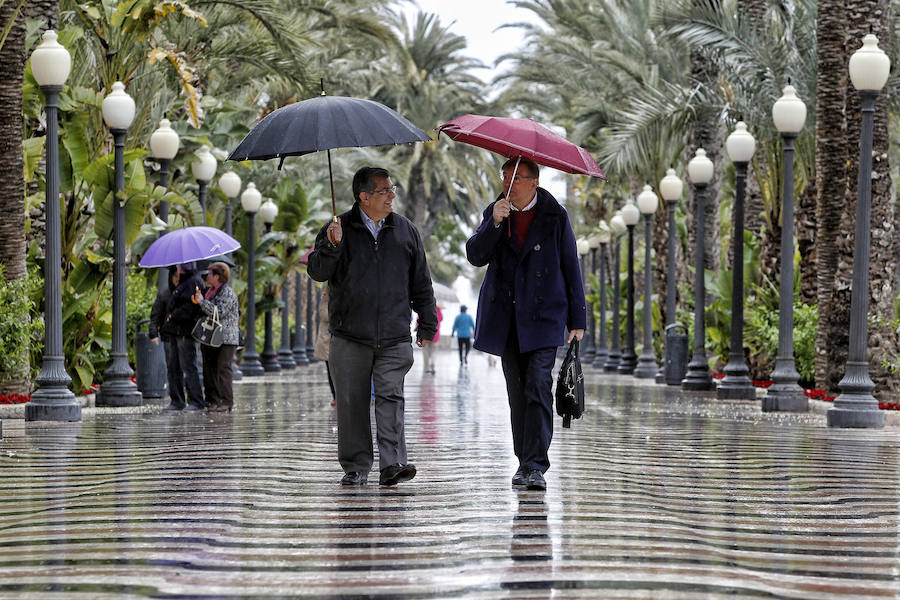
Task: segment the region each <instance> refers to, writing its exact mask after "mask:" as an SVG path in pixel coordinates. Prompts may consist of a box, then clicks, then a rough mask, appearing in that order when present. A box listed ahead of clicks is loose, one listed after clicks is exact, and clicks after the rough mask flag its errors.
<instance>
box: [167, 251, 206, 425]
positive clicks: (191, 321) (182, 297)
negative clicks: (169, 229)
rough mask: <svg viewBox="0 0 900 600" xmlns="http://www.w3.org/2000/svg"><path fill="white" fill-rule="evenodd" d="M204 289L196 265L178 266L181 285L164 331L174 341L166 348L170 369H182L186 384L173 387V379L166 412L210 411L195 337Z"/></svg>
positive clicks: (176, 290)
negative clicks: (196, 298)
mask: <svg viewBox="0 0 900 600" xmlns="http://www.w3.org/2000/svg"><path fill="white" fill-rule="evenodd" d="M204 287H205V286H204V285H203V280H202V279H200V275H199V274H198V273H197V267H196V265H195V264H194V263H185V264H182V265H178V285H177V286H176V287H175V289H174V290H172V294H171V298H170V299H169V305H168V309H167V315H166V320H165V322H164V323H163V326H162V327H161V328H160V332H161V333H163V334H165V335H168V336H170V337H171V338H172V339H173V340H174V342H173V343H172V344H170V345H168V346H167V347H166V349H167V352H166V366H167V367H168V365H178V366H179V367H180V368H181V374H182V377H183V378H184V385H183V386H182V385H172V380H171V379H170V380H169V398H170V399H171V403H170V404H169V406H167V407H166V409H165V410H184V409H185V408H187V409H188V410H203V409H204V408H206V404H205V403H204V402H203V389H202V388H201V387H200V373H199V371H198V369H197V347H196V345H195V342H194V338H193V337H192V335H191V333H192V332H193V331H194V325H196V324H197V319H198V318H199V317H200V307H199V306H198V305H197V304H196V303H195V302H194V300H193V296H194V293H195V292H196V291H197V290H198V289H199V290H202V289H204ZM176 379H177V378H176ZM176 383H177V381H176ZM185 388H187V402H185V394H184V389H185Z"/></svg>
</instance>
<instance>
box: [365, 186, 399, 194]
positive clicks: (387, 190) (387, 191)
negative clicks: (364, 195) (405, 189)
mask: <svg viewBox="0 0 900 600" xmlns="http://www.w3.org/2000/svg"><path fill="white" fill-rule="evenodd" d="M391 192H393V193H394V194H396V193H397V186H396V185H392V186H390V187H386V188H381V189H380V190H375V191H372V192H369V193H370V194H377V195H379V196H387V195H388V194H390V193H391Z"/></svg>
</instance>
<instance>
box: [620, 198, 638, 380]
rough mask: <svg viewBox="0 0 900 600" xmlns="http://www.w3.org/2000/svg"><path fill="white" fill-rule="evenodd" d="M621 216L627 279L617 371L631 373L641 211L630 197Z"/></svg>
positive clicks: (633, 352)
mask: <svg viewBox="0 0 900 600" xmlns="http://www.w3.org/2000/svg"><path fill="white" fill-rule="evenodd" d="M622 218H623V219H624V220H625V226H626V227H627V228H628V280H627V281H626V282H625V299H626V302H627V307H626V309H625V347H624V348H623V349H622V362H620V363H619V369H618V372H619V373H622V374H623V375H631V374H632V373H634V369H635V368H636V367H637V354H636V353H635V351H634V226H635V225H637V223H638V221H639V220H640V218H641V212H640V211H639V210H638V207H637V206H635V205H634V202H633V201H632V200H631V198H629V199H628V202H626V203H625V206H623V207H622Z"/></svg>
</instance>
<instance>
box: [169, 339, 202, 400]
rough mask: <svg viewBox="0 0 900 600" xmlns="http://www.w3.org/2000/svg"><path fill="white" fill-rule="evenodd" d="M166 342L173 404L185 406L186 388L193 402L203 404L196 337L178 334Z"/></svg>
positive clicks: (170, 394) (170, 392)
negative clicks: (195, 343)
mask: <svg viewBox="0 0 900 600" xmlns="http://www.w3.org/2000/svg"><path fill="white" fill-rule="evenodd" d="M165 344H166V372H167V374H168V379H169V398H170V399H171V401H172V404H173V405H175V406H177V407H179V408H184V407H185V395H184V389H185V387H186V388H187V399H188V400H189V401H190V402H191V403H192V404H197V405H199V406H203V390H202V389H201V387H200V373H198V372H197V348H196V346H195V345H194V339H193V338H192V337H189V336H184V335H177V336H174V337H172V338H169V341H167V342H165Z"/></svg>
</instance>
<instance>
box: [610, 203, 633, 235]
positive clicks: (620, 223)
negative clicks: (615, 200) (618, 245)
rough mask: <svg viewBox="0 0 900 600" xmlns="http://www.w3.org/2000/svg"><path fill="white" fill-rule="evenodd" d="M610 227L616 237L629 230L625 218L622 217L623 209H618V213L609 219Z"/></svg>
mask: <svg viewBox="0 0 900 600" xmlns="http://www.w3.org/2000/svg"><path fill="white" fill-rule="evenodd" d="M609 228H610V229H611V230H612V234H613V235H614V236H616V237H618V236H620V235H622V234H623V233H625V232H626V231H628V226H627V225H625V219H623V218H622V211H620V210H617V211H616V214H614V215H613V218H612V219H610V220H609Z"/></svg>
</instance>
